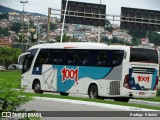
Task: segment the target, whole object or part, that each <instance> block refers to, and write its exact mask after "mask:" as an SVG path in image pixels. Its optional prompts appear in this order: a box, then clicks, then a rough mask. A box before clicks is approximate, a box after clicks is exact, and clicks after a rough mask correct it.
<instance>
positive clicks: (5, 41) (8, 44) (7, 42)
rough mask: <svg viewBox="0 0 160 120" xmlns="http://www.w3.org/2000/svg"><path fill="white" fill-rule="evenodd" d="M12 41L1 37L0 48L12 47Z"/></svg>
mask: <svg viewBox="0 0 160 120" xmlns="http://www.w3.org/2000/svg"><path fill="white" fill-rule="evenodd" d="M11 42H12V40H11V39H10V38H2V37H0V46H6V47H11V46H12V44H11Z"/></svg>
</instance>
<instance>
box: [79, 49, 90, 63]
mask: <svg viewBox="0 0 160 120" xmlns="http://www.w3.org/2000/svg"><path fill="white" fill-rule="evenodd" d="M77 64H78V65H80V66H88V65H89V51H79V54H78V63H77Z"/></svg>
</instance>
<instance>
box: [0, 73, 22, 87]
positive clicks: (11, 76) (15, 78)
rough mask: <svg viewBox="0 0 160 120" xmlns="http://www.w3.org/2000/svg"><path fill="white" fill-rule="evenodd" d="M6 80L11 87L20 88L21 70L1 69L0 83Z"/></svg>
mask: <svg viewBox="0 0 160 120" xmlns="http://www.w3.org/2000/svg"><path fill="white" fill-rule="evenodd" d="M1 81H2V82H3V81H7V82H8V83H10V84H11V85H12V87H13V88H19V89H20V88H21V86H20V82H21V71H17V70H11V71H2V72H0V83H1V84H0V85H3V84H2V82H1Z"/></svg>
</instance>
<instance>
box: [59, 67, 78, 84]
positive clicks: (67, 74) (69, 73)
mask: <svg viewBox="0 0 160 120" xmlns="http://www.w3.org/2000/svg"><path fill="white" fill-rule="evenodd" d="M61 74H62V82H65V81H66V80H69V79H70V80H75V82H76V83H78V67H77V68H76V69H75V70H74V69H68V68H66V67H64V68H63V69H62V70H61Z"/></svg>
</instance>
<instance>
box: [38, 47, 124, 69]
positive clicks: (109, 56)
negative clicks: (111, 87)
mask: <svg viewBox="0 0 160 120" xmlns="http://www.w3.org/2000/svg"><path fill="white" fill-rule="evenodd" d="M123 55H124V51H122V50H60V49H42V50H40V52H39V54H38V56H37V59H36V63H35V66H37V65H41V64H54V65H76V66H98V67H113V66H118V65H120V64H121V63H122V60H123Z"/></svg>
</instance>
